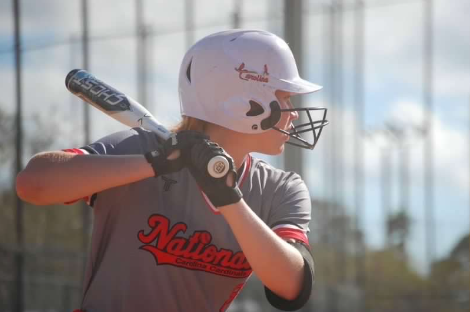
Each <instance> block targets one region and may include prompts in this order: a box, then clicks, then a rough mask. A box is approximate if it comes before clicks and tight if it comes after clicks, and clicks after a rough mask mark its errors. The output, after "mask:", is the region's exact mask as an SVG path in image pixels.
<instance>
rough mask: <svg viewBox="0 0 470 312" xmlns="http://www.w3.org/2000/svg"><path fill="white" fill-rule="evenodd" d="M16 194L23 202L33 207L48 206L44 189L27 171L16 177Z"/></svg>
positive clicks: (38, 180)
mask: <svg viewBox="0 0 470 312" xmlns="http://www.w3.org/2000/svg"><path fill="white" fill-rule="evenodd" d="M16 194H17V195H18V197H19V198H21V199H22V200H23V201H25V202H28V203H30V204H33V205H38V206H43V205H47V204H49V203H48V202H47V199H46V198H45V196H44V187H43V186H42V183H41V181H40V179H39V178H38V177H36V176H35V175H34V174H32V173H31V172H30V171H28V170H23V171H21V172H20V173H19V174H18V175H17V177H16Z"/></svg>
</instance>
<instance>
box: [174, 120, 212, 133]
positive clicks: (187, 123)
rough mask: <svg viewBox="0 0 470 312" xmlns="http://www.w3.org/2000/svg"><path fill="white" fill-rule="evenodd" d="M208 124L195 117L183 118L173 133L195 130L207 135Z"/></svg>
mask: <svg viewBox="0 0 470 312" xmlns="http://www.w3.org/2000/svg"><path fill="white" fill-rule="evenodd" d="M207 124H208V122H207V121H204V120H201V119H197V118H194V117H189V116H183V119H182V120H181V121H180V122H179V123H178V124H177V125H175V126H174V127H173V128H172V129H171V131H172V132H179V131H183V130H194V131H199V132H202V133H205V131H206V126H207Z"/></svg>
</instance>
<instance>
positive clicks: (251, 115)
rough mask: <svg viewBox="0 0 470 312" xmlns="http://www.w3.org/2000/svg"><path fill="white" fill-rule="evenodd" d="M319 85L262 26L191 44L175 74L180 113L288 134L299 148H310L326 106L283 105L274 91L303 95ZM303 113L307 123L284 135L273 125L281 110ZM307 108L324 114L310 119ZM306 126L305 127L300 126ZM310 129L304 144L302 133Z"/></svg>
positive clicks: (233, 127)
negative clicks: (310, 137) (302, 73)
mask: <svg viewBox="0 0 470 312" xmlns="http://www.w3.org/2000/svg"><path fill="white" fill-rule="evenodd" d="M319 89H321V87H320V86H318V85H316V84H313V83H311V82H309V81H307V80H304V79H302V78H300V76H299V72H298V70H297V65H296V63H295V59H294V55H293V54H292V51H291V50H290V48H289V46H288V45H287V43H286V42H285V41H284V40H283V39H281V38H279V37H278V36H276V35H274V34H272V33H269V32H266V31H261V30H229V31H223V32H219V33H215V34H213V35H210V36H207V37H205V38H203V39H201V40H200V41H198V42H197V43H196V44H194V45H193V46H192V47H191V48H190V49H189V51H188V52H187V53H186V55H185V56H184V58H183V62H182V64H181V68H180V72H179V96H180V109H181V114H182V115H184V116H190V117H195V118H198V119H201V120H205V121H208V122H211V123H215V124H218V125H221V126H223V127H226V128H229V129H231V130H234V131H238V132H242V133H261V132H264V131H267V130H269V129H276V130H278V131H281V132H284V133H286V134H289V135H290V136H291V138H295V139H297V141H299V143H297V144H296V143H292V142H288V143H291V144H294V145H297V146H301V147H306V148H310V149H313V147H314V146H315V144H316V141H317V140H318V137H319V136H320V133H321V129H322V128H323V126H325V125H326V124H327V123H328V122H327V121H326V120H325V117H326V109H325V108H319V107H314V108H300V109H296V108H294V109H281V108H280V105H279V103H278V99H277V98H276V96H275V92H276V90H282V91H286V92H290V93H293V94H305V93H311V92H315V91H317V90H319ZM293 110H295V111H299V113H300V112H301V111H304V112H306V113H307V114H308V117H309V121H310V122H309V123H307V124H303V125H298V126H296V127H294V129H293V130H292V131H291V132H290V133H287V132H286V131H284V130H280V129H278V128H276V124H277V123H278V122H279V120H280V117H281V112H283V111H293ZM311 110H322V111H323V118H322V119H321V120H319V121H312V118H311V116H310V111H311ZM303 127H309V128H308V129H306V130H299V129H300V128H303ZM308 131H312V132H313V136H314V140H313V142H312V143H308V142H307V141H306V140H304V139H303V138H302V137H301V136H300V133H303V132H308Z"/></svg>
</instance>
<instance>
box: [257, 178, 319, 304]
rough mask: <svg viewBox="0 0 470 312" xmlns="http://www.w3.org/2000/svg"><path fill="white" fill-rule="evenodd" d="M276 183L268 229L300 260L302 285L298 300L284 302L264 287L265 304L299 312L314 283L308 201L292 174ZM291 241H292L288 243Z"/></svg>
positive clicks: (303, 188)
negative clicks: (293, 250)
mask: <svg viewBox="0 0 470 312" xmlns="http://www.w3.org/2000/svg"><path fill="white" fill-rule="evenodd" d="M286 174H287V176H286V177H285V178H283V179H280V181H281V182H280V183H279V187H278V188H277V189H276V191H275V192H274V196H273V201H272V206H271V213H270V216H269V223H268V225H269V226H270V227H271V229H272V230H273V231H274V232H275V233H276V234H277V235H279V236H280V237H281V238H283V239H285V240H288V242H289V243H290V244H291V245H293V246H294V247H295V248H296V249H297V250H299V252H300V254H301V255H302V258H303V259H304V282H303V285H302V289H301V291H300V293H299V295H298V297H297V298H296V299H294V300H286V299H284V298H281V297H279V296H278V295H276V294H275V293H273V292H272V291H271V290H270V289H269V288H267V287H265V293H266V298H267V300H268V301H269V303H270V304H271V305H272V306H273V307H275V308H277V309H279V310H283V311H294V310H298V309H300V308H302V307H303V306H304V305H305V304H306V302H307V301H308V299H309V298H310V294H311V291H312V286H313V282H314V266H313V256H312V254H311V250H310V246H309V242H308V236H307V234H308V232H309V228H308V226H309V222H310V216H311V200H310V194H309V192H308V189H307V186H306V185H305V183H304V181H303V180H302V179H301V178H300V176H299V175H298V174H296V173H292V172H290V173H286ZM292 240H293V241H292Z"/></svg>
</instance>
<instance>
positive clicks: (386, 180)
mask: <svg viewBox="0 0 470 312" xmlns="http://www.w3.org/2000/svg"><path fill="white" fill-rule="evenodd" d="M380 151H381V166H382V209H383V219H384V227H385V231H384V232H385V233H384V235H385V237H384V247H385V248H387V247H389V246H390V243H391V242H390V239H389V236H388V231H387V230H388V218H389V217H390V214H391V211H390V210H391V201H390V198H391V197H390V193H391V183H390V180H391V173H392V171H391V170H390V169H391V168H390V167H391V165H392V164H391V157H390V156H391V155H390V153H391V148H390V147H383V148H381V150H380Z"/></svg>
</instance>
